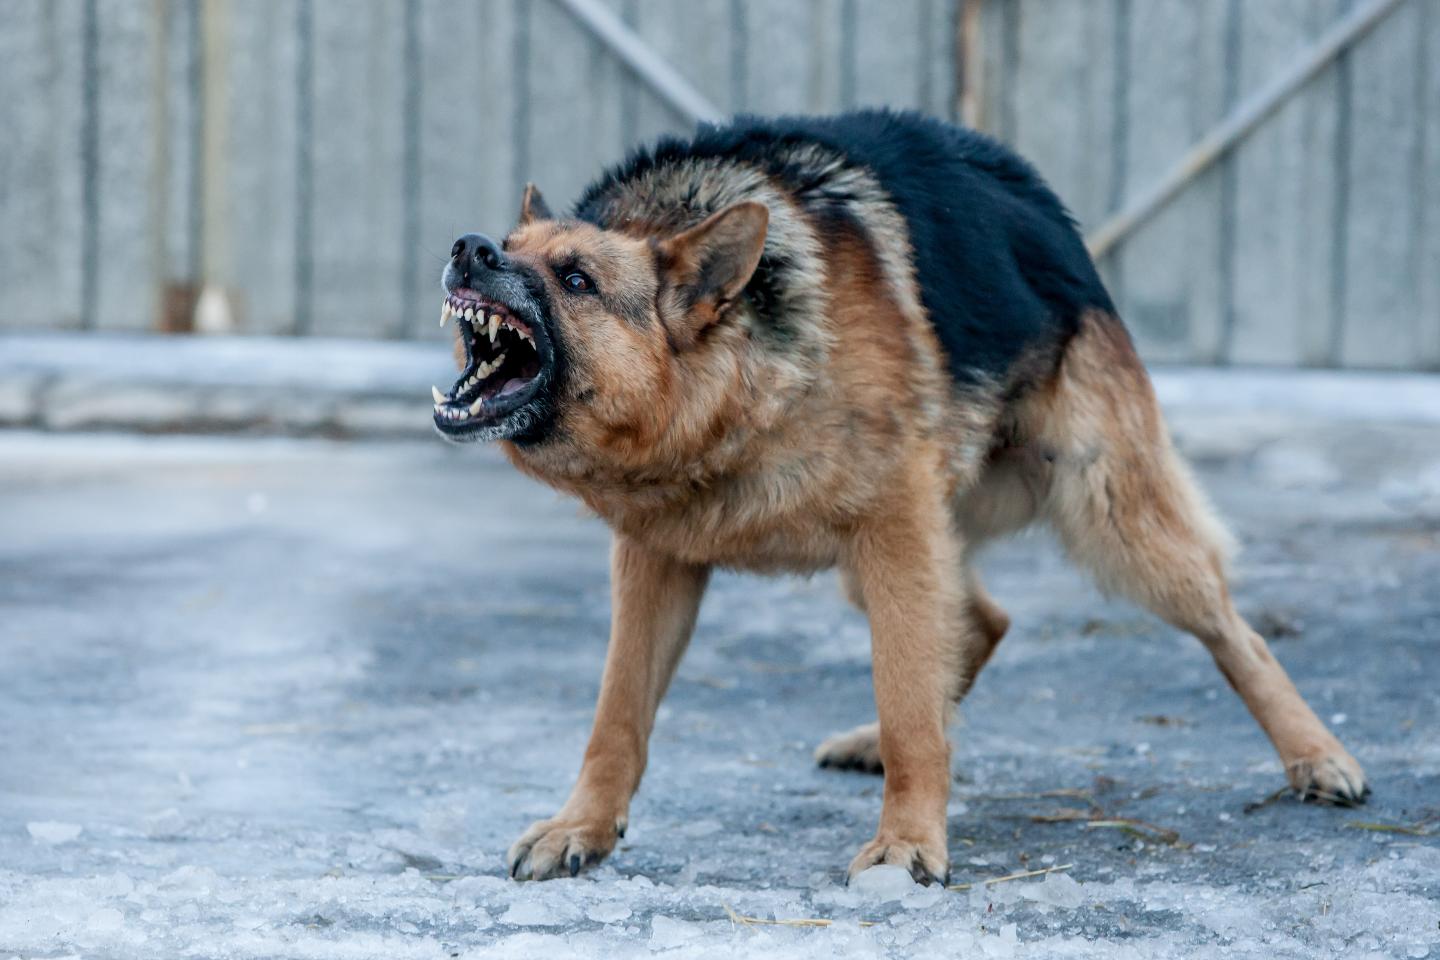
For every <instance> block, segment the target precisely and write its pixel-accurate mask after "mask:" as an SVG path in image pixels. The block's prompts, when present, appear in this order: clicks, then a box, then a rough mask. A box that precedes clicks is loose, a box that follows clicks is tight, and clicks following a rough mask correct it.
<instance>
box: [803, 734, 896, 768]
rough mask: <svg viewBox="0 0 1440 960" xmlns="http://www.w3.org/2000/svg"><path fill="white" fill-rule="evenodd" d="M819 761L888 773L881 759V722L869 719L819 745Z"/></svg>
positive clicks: (823, 763)
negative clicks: (870, 721)
mask: <svg viewBox="0 0 1440 960" xmlns="http://www.w3.org/2000/svg"><path fill="white" fill-rule="evenodd" d="M815 762H816V763H817V764H819V765H820V766H822V767H831V768H834V769H836V770H858V771H860V772H861V773H884V772H885V766H884V764H882V763H881V762H880V724H878V723H867V724H865V725H864V726H860V727H856V728H855V729H854V730H847V731H845V732H844V733H837V734H835V736H833V737H830V738H829V739H828V740H826V741H825V742H824V743H822V744H820V746H819V747H817V748H816V749H815Z"/></svg>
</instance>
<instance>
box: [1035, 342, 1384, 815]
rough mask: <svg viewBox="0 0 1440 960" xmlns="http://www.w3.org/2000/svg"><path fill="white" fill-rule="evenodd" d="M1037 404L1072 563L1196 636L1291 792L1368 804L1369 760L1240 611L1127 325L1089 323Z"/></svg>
mask: <svg viewBox="0 0 1440 960" xmlns="http://www.w3.org/2000/svg"><path fill="white" fill-rule="evenodd" d="M1035 403H1036V404H1037V409H1036V413H1037V417H1036V421H1037V423H1038V428H1039V432H1040V434H1041V436H1042V438H1043V441H1044V442H1045V443H1048V444H1050V445H1051V446H1052V447H1053V449H1055V450H1056V451H1057V454H1058V455H1057V457H1056V460H1055V463H1054V473H1053V478H1052V481H1051V484H1050V488H1049V495H1048V498H1047V501H1046V505H1045V514H1046V516H1047V517H1048V519H1049V520H1050V522H1051V523H1052V524H1053V525H1054V527H1055V529H1056V531H1057V532H1058V534H1059V536H1060V539H1061V541H1062V542H1063V543H1064V545H1065V547H1066V549H1067V551H1068V552H1069V554H1070V556H1071V557H1072V558H1073V559H1075V560H1076V561H1077V562H1079V563H1080V564H1082V565H1083V566H1085V567H1087V568H1089V569H1090V570H1091V571H1092V572H1094V574H1095V575H1096V576H1097V578H1098V579H1099V581H1100V583H1101V585H1102V587H1104V588H1106V589H1109V590H1113V591H1115V592H1118V593H1122V594H1125V595H1127V596H1129V597H1131V598H1132V599H1134V600H1135V601H1137V602H1138V603H1140V604H1142V605H1144V606H1146V607H1148V608H1149V609H1151V610H1152V611H1154V612H1155V613H1156V614H1158V615H1159V616H1160V617H1162V618H1164V619H1165V620H1166V621H1168V622H1169V623H1171V624H1173V625H1174V626H1176V627H1179V628H1180V629H1182V630H1186V631H1188V632H1190V633H1193V634H1194V635H1195V636H1197V637H1199V638H1200V640H1201V641H1202V642H1203V643H1204V644H1205V646H1206V647H1207V648H1208V649H1209V651H1210V653H1211V655H1212V656H1213V657H1214V658H1215V663H1216V665H1217V666H1218V667H1219V668H1220V672H1221V673H1223V674H1224V675H1225V679H1226V680H1228V681H1229V682H1230V685H1231V686H1232V687H1234V689H1235V691H1236V692H1237V693H1238V694H1239V695H1240V697H1241V698H1242V699H1243V700H1244V701H1245V705H1246V706H1247V707H1248V708H1249V709H1250V712H1251V713H1252V714H1253V715H1254V717H1255V719H1256V720H1257V721H1259V723H1260V726H1261V727H1262V728H1264V730H1265V733H1266V734H1267V735H1268V736H1269V737H1270V740H1271V742H1272V743H1273V744H1274V745H1275V749H1276V750H1277V751H1278V752H1279V754H1280V759H1281V761H1282V762H1283V763H1284V765H1285V771H1286V774H1287V776H1288V778H1289V780H1290V784H1291V786H1293V787H1294V788H1295V790H1296V791H1298V792H1299V793H1300V794H1301V795H1302V796H1305V797H1310V798H1316V799H1321V800H1328V801H1331V802H1335V803H1343V804H1349V803H1355V802H1359V801H1360V800H1362V799H1363V798H1364V796H1365V794H1366V793H1367V792H1368V788H1367V787H1366V785H1365V776H1364V774H1363V773H1362V771H1361V769H1360V765H1359V764H1358V763H1356V762H1355V760H1354V758H1353V757H1351V756H1350V754H1349V753H1347V752H1346V751H1345V748H1344V747H1342V746H1341V745H1340V742H1339V741H1338V740H1337V739H1336V738H1335V737H1334V736H1333V735H1332V734H1331V733H1330V731H1329V730H1327V729H1326V728H1325V725H1324V724H1323V723H1321V721H1320V719H1319V718H1318V717H1316V716H1315V713H1314V711H1312V710H1311V709H1310V707H1309V706H1308V705H1307V704H1306V703H1305V701H1304V700H1303V699H1302V698H1301V696H1300V693H1299V691H1297V690H1296V689H1295V685H1294V683H1292V682H1291V680H1290V677H1289V676H1288V675H1286V673H1285V670H1284V668H1283V667H1281V666H1280V664H1279V662H1278V661H1276V659H1275V657H1274V656H1273V655H1272V654H1271V653H1270V650H1269V649H1268V648H1267V646H1266V644H1265V641H1264V640H1263V639H1261V637H1260V636H1259V635H1258V634H1257V633H1256V632H1255V631H1254V630H1253V629H1251V627H1250V626H1249V624H1247V623H1246V622H1245V621H1244V620H1243V619H1242V618H1241V616H1240V615H1239V614H1238V613H1237V612H1236V610H1235V607H1234V605H1233V604H1232V603H1231V599H1230V593H1229V589H1228V587H1227V584H1226V580H1225V554H1226V552H1227V546H1228V536H1227V535H1226V534H1225V532H1224V530H1223V529H1222V528H1221V526H1220V525H1219V523H1218V522H1217V521H1216V520H1215V519H1214V517H1213V516H1212V514H1211V513H1210V510H1209V507H1208V505H1207V504H1206V503H1205V500H1204V498H1203V496H1202V495H1201V494H1200V492H1199V491H1198V490H1197V489H1196V487H1195V485H1194V483H1193V481H1192V480H1191V478H1190V475H1189V471H1188V470H1187V469H1186V468H1185V466H1184V464H1183V463H1182V462H1181V461H1180V459H1179V457H1178V455H1177V454H1176V453H1175V451H1174V449H1173V448H1172V446H1171V444H1170V440H1169V437H1168V435H1167V433H1166V430H1165V427H1164V424H1163V422H1162V421H1161V418H1160V413H1159V409H1158V406H1157V404H1156V402H1155V396H1154V392H1153V390H1152V389H1151V386H1150V381H1149V378H1148V377H1147V376H1146V374H1145V371H1144V369H1143V367H1142V366H1141V365H1140V361H1139V359H1138V358H1137V357H1136V356H1135V353H1134V349H1133V347H1132V346H1131V343H1130V339H1129V337H1128V336H1127V335H1126V333H1125V331H1124V329H1123V328H1122V327H1121V326H1120V324H1119V323H1118V322H1117V321H1115V320H1114V319H1113V318H1110V317H1108V316H1103V315H1100V316H1090V317H1087V318H1086V320H1085V322H1084V324H1083V326H1082V329H1081V332H1080V333H1079V334H1078V335H1077V336H1076V338H1075V339H1074V340H1073V341H1072V342H1071V344H1070V346H1069V347H1068V348H1067V351H1066V355H1065V358H1064V360H1063V361H1062V364H1061V369H1060V373H1059V375H1058V377H1057V379H1056V382H1055V384H1054V389H1053V391H1052V392H1051V393H1050V395H1049V396H1047V397H1043V398H1036V401H1035Z"/></svg>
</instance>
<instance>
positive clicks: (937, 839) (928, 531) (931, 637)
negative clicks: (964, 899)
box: [850, 471, 966, 884]
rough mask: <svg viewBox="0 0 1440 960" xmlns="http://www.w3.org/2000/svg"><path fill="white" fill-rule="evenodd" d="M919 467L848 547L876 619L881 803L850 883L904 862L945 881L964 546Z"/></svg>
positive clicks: (961, 648) (962, 654)
mask: <svg viewBox="0 0 1440 960" xmlns="http://www.w3.org/2000/svg"><path fill="white" fill-rule="evenodd" d="M917 474H923V471H916V472H915V474H912V475H911V476H909V477H907V478H906V481H905V482H904V483H902V484H901V485H900V489H896V490H894V491H892V498H891V499H890V500H889V503H888V504H887V508H886V510H885V512H884V514H883V515H880V516H875V517H873V518H870V519H869V520H867V521H866V522H865V523H864V524H863V525H862V526H861V528H860V529H859V530H858V531H857V534H856V536H855V538H854V541H853V543H852V545H851V550H852V551H853V556H852V557H851V558H850V563H851V569H852V570H854V571H855V574H856V577H857V580H858V583H859V587H860V590H861V592H862V593H863V595H864V600H865V609H866V611H867V612H868V614H869V617H870V638H871V639H870V644H871V659H872V664H873V673H874V683H875V706H876V709H877V712H878V714H879V719H880V760H881V763H882V764H883V765H884V770H885V794H884V806H883V807H882V809H881V813H880V827H879V829H878V830H877V831H876V833H875V839H874V840H871V841H870V842H869V843H868V844H866V845H865V846H864V848H862V849H861V851H860V853H859V855H858V856H856V857H855V859H854V860H853V861H852V862H851V864H850V876H851V878H852V879H853V878H854V877H855V876H856V875H857V874H858V873H860V871H862V870H864V869H866V868H867V867H871V866H875V865H876V864H882V863H883V864H891V865H894V866H899V867H904V868H905V869H907V870H909V871H910V873H911V875H912V876H913V877H914V878H915V879H916V880H917V881H918V882H920V883H926V884H928V883H930V882H932V881H939V882H941V883H943V882H945V880H946V878H947V877H948V875H949V853H948V849H947V845H946V836H945V807H946V803H947V801H948V799H949V795H950V747H949V744H948V743H947V741H946V739H945V726H946V722H947V720H948V719H949V714H950V705H951V701H952V698H953V697H954V696H955V695H956V693H957V689H958V688H957V685H956V678H957V676H958V674H959V671H960V670H962V669H964V667H963V663H962V661H964V660H965V659H966V644H965V636H964V635H963V634H962V631H963V630H965V629H966V627H965V618H964V617H963V615H962V611H963V609H964V606H963V580H962V578H960V577H957V576H955V573H954V571H955V570H956V569H957V565H958V560H959V552H960V551H959V544H958V542H957V539H956V535H955V534H954V533H953V532H952V530H951V526H950V523H949V518H948V514H947V513H946V510H945V506H944V499H943V494H942V493H941V492H940V489H939V488H940V485H939V483H938V482H936V480H935V478H932V477H926V476H924V475H917Z"/></svg>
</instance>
